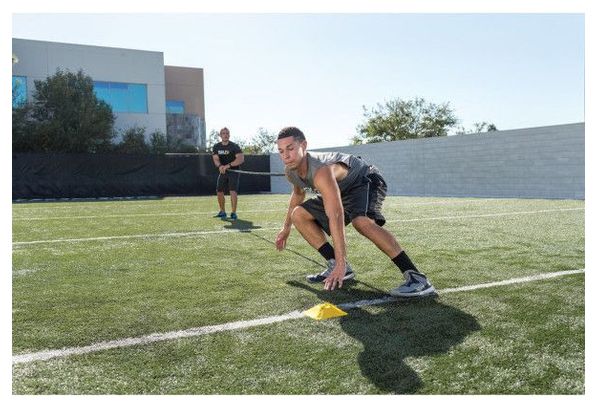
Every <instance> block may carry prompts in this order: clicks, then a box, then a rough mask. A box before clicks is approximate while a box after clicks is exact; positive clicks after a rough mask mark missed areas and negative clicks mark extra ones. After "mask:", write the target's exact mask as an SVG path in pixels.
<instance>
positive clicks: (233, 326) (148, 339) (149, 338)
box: [12, 269, 585, 364]
mask: <svg viewBox="0 0 597 408" xmlns="http://www.w3.org/2000/svg"><path fill="white" fill-rule="evenodd" d="M584 271H585V270H584V269H577V270H570V271H559V272H550V273H542V274H539V275H532V276H525V277H522V278H514V279H507V280H503V281H497V282H488V283H483V284H479V285H470V286H461V287H458V288H447V289H443V290H440V291H438V293H439V294H442V293H454V292H466V291H472V290H477V289H484V288H490V287H496V286H505V285H513V284H516V283H527V282H532V281H537V280H544V279H550V278H556V277H559V276H564V275H574V274H579V273H584ZM400 300H401V299H397V298H395V297H391V296H386V297H382V298H379V299H369V300H362V301H357V302H351V303H344V304H340V305H338V307H340V308H341V309H346V310H349V309H355V308H359V307H364V306H372V305H379V304H383V303H390V302H396V301H400ZM304 317H306V316H305V315H304V314H303V312H301V311H298V310H294V311H292V312H290V313H286V314H283V315H278V316H269V317H264V318H260V319H254V320H241V321H236V322H230V323H224V324H218V325H214V326H203V327H195V328H190V329H185V330H177V331H171V332H166V333H153V334H149V335H146V336H141V337H129V338H125V339H120V340H110V341H104V342H100V343H94V344H91V345H89V346H82V347H69V348H62V349H56V350H45V351H39V352H34V353H25V354H16V355H14V356H13V357H12V363H13V364H21V363H29V362H34V361H44V360H49V359H52V358H58V357H68V356H72V355H81V354H88V353H94V352H97V351H103V350H110V349H114V348H121V347H131V346H137V345H144V344H151V343H156V342H160V341H166V340H177V339H182V338H187V337H197V336H202V335H204V334H209V333H218V332H224V331H230V330H238V329H246V328H250V327H256V326H264V325H269V324H273V323H278V322H283V321H287V320H296V319H301V318H304Z"/></svg>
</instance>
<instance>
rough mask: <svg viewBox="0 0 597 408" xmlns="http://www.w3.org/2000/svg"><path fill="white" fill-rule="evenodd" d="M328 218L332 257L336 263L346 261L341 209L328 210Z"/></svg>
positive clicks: (341, 263)
mask: <svg viewBox="0 0 597 408" xmlns="http://www.w3.org/2000/svg"><path fill="white" fill-rule="evenodd" d="M326 215H327V216H328V220H329V223H330V235H331V236H332V243H333V244H334V257H335V259H336V264H340V265H344V264H345V263H346V236H345V231H344V214H343V212H342V211H333V210H332V211H330V213H329V214H326Z"/></svg>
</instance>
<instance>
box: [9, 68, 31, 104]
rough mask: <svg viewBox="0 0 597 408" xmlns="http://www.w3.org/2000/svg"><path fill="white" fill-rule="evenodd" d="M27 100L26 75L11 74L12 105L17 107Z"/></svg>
mask: <svg viewBox="0 0 597 408" xmlns="http://www.w3.org/2000/svg"><path fill="white" fill-rule="evenodd" d="M26 102H27V77H24V76H17V75H13V76H12V107H13V108H18V107H19V106H22V105H24V104H25V103H26Z"/></svg>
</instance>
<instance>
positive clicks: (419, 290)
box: [390, 270, 437, 297]
mask: <svg viewBox="0 0 597 408" xmlns="http://www.w3.org/2000/svg"><path fill="white" fill-rule="evenodd" d="M404 279H405V280H406V281H405V282H404V283H403V284H402V285H400V286H398V287H397V288H395V289H392V290H391V291H390V295H392V296H397V297H415V296H429V295H433V294H436V293H437V292H436V291H435V288H434V287H433V285H432V284H431V282H429V280H428V279H427V277H426V276H425V275H423V274H422V273H421V272H416V271H413V270H408V271H406V272H404Z"/></svg>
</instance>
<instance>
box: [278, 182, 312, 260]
mask: <svg viewBox="0 0 597 408" xmlns="http://www.w3.org/2000/svg"><path fill="white" fill-rule="evenodd" d="M303 201H305V191H304V190H303V189H301V188H299V187H296V186H294V188H293V189H292V193H291V194H290V202H289V203H288V211H287V212H286V219H285V220H284V225H283V226H282V229H281V230H280V232H279V233H278V236H277V237H276V248H277V249H278V251H281V250H283V249H284V248H285V247H286V241H287V240H288V236H289V235H290V230H291V228H292V220H291V219H290V217H291V216H292V212H293V211H294V209H295V208H296V207H297V206H298V205H299V204H301V203H302V202H303Z"/></svg>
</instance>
